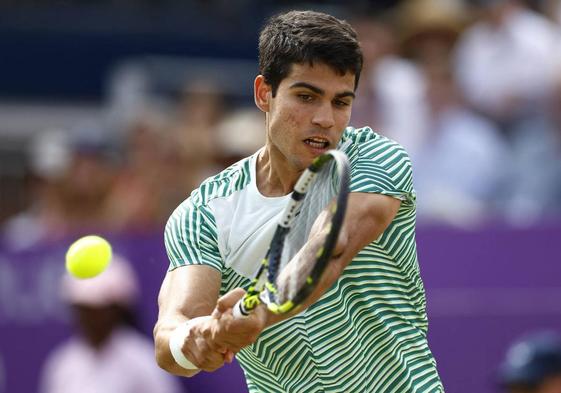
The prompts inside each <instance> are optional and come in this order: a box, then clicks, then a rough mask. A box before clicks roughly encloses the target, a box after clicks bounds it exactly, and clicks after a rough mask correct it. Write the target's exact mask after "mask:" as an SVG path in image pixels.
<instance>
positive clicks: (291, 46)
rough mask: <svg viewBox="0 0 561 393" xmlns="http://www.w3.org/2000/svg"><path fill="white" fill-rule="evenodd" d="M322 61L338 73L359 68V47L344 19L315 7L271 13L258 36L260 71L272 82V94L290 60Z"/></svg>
mask: <svg viewBox="0 0 561 393" xmlns="http://www.w3.org/2000/svg"><path fill="white" fill-rule="evenodd" d="M316 62H317V63H324V64H327V65H328V66H330V67H331V68H332V69H333V70H335V71H336V72H337V73H339V74H340V75H344V74H346V73H347V72H351V73H352V74H354V75H355V89H356V87H357V86H358V80H359V78H360V72H361V70H362V50H361V49H360V45H359V42H358V39H357V34H356V32H355V31H354V29H353V28H352V27H351V25H350V24H348V23H347V22H346V21H343V20H339V19H337V18H335V17H333V16H331V15H328V14H324V13H321V12H315V11H290V12H287V13H283V14H279V15H276V16H273V17H272V18H271V19H269V21H268V22H267V24H266V25H265V27H264V28H263V29H262V30H261V34H260V36H259V72H260V74H261V75H263V76H264V77H265V81H266V82H267V83H268V84H269V85H271V86H272V93H273V97H274V96H275V95H276V92H277V89H278V87H279V84H280V83H281V81H282V80H283V79H284V78H286V77H287V76H288V74H289V73H290V70H291V66H292V64H304V63H308V64H310V65H313V64H314V63H316Z"/></svg>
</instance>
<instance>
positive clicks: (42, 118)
mask: <svg viewBox="0 0 561 393" xmlns="http://www.w3.org/2000/svg"><path fill="white" fill-rule="evenodd" d="M292 8H295V9H314V10H318V11H326V12H329V13H332V14H334V15H336V16H338V17H341V18H344V19H346V20H348V21H349V22H351V24H353V26H354V27H355V28H356V29H357V31H358V33H359V36H360V39H361V42H362V45H363V51H364V55H365V68H364V70H363V73H362V77H361V82H360V86H359V89H358V92H357V99H356V101H355V106H354V112H353V118H352V121H351V125H353V126H356V127H360V126H364V125H369V126H371V127H372V128H373V129H375V130H377V131H378V132H379V133H381V134H384V135H386V136H389V137H390V138H393V139H395V140H396V141H398V142H400V143H401V144H403V145H404V146H405V147H406V149H407V150H408V152H409V154H410V156H411V159H412V162H413V167H414V182H415V188H416V190H417V198H418V200H417V202H418V237H417V241H418V249H419V263H420V267H421V273H422V276H423V278H424V280H425V286H426V290H427V302H428V312H429V343H430V345H431V348H432V349H433V352H434V355H435V357H436V360H437V363H438V366H439V367H438V368H439V371H440V373H441V377H442V380H443V383H444V386H445V388H446V391H448V392H455V393H491V392H499V391H501V390H500V389H499V387H498V386H497V368H498V366H499V364H500V363H501V361H502V359H503V358H504V355H505V352H506V350H507V348H508V346H509V345H510V344H511V343H512V342H513V340H515V339H516V338H518V337H520V336H521V335H524V334H527V333H530V332H535V331H541V330H544V329H546V330H553V331H557V332H561V252H560V251H559V249H560V242H561V1H560V0H533V1H526V2H523V1H516V0H402V1H390V0H387V1H366V0H364V1H361V0H356V1H352V0H349V1H342V0H341V1H335V0H333V1H328V0H326V1H317V2H299V1H281V0H278V1H274V0H229V1H227V0H207V1H204V0H198V1H197V0H161V1H156V0H135V1H133V0H113V1H111V0H105V1H104V0H99V1H94V0H91V1H87V0H83V1H70V0H68V1H54V0H43V1H31V0H29V1H26V0H18V1H9V0H7V1H6V0H4V1H2V2H0V393H8V392H9V393H12V392H13V393H27V392H35V391H38V384H39V382H38V381H39V379H40V375H41V373H42V367H43V364H44V362H45V359H46V358H47V356H48V355H49V353H50V352H51V351H52V350H53V348H55V347H56V346H57V345H58V344H59V343H60V342H62V341H63V340H64V339H65V338H67V337H69V335H70V332H71V331H72V327H71V322H70V317H69V315H68V311H67V307H66V306H65V305H64V304H63V302H61V301H60V300H59V288H58V285H59V284H58V283H59V280H60V277H61V275H62V272H63V269H64V252H65V249H66V248H67V247H68V245H69V244H70V243H71V242H72V241H73V240H74V239H75V238H77V237H78V236H81V235H85V234H90V233H97V234H102V235H104V236H106V237H107V238H108V239H110V240H111V241H112V243H113V246H114V249H115V250H116V251H117V252H118V253H119V254H121V255H123V256H125V257H126V258H127V259H129V261H130V262H131V263H132V265H133V267H134V269H135V271H136V272H137V274H138V279H139V282H140V283H141V294H140V298H139V303H138V312H139V319H140V323H139V325H140V327H141V329H142V330H143V331H144V332H145V333H146V334H147V335H150V332H151V328H152V326H153V323H154V322H155V319H156V312H157V310H156V295H157V290H158V288H159V285H160V282H161V279H162V277H163V275H164V274H165V270H166V267H167V259H166V256H165V252H164V250H163V226H164V224H165V222H166V220H167V218H168V217H169V215H170V214H171V212H172V211H173V210H174V209H175V207H176V206H177V205H178V204H179V203H180V202H181V201H182V200H184V199H185V198H186V197H187V196H188V195H189V193H190V191H191V190H193V189H194V188H195V187H197V185H198V184H199V183H200V181H201V180H203V179H204V178H206V177H207V176H209V175H211V174H214V173H216V172H218V171H219V170H220V169H222V168H224V167H226V166H227V165H229V164H231V163H233V162H235V161H237V160H238V159H240V158H241V157H244V156H246V155H249V154H252V153H253V152H255V151H256V150H257V149H258V148H259V147H260V146H261V144H262V143H263V141H264V128H263V125H264V116H263V115H262V113H260V112H259V111H258V110H257V109H256V108H255V106H254V104H253V97H252V83H253V78H254V77H255V75H256V74H257V72H258V69H257V59H256V58H257V37H258V33H259V29H260V27H261V26H262V24H263V22H264V20H265V19H266V18H267V17H268V16H270V15H272V14H274V13H277V12H280V11H283V10H287V9H292ZM181 384H182V386H184V389H185V392H187V391H188V392H226V391H228V392H232V391H238V390H239V391H242V392H243V391H245V390H244V389H245V388H244V383H243V376H242V374H241V371H240V369H239V368H238V366H236V365H233V366H228V367H226V368H225V369H223V370H221V371H219V372H217V373H214V374H202V375H200V376H197V377H196V378H193V379H190V380H182V381H181ZM232 389H234V390H232ZM236 389H237V390H236Z"/></svg>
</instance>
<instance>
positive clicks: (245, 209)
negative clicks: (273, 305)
mask: <svg viewBox="0 0 561 393" xmlns="http://www.w3.org/2000/svg"><path fill="white" fill-rule="evenodd" d="M258 154H259V153H256V154H254V155H253V156H252V157H251V162H250V177H251V181H250V183H249V184H248V185H247V186H246V187H245V188H244V189H242V190H240V191H237V192H234V193H233V194H231V195H229V196H228V197H224V198H216V199H213V200H212V201H210V202H209V204H208V206H209V207H210V208H211V210H212V212H213V214H214V217H215V220H216V227H217V228H218V247H219V250H220V254H221V256H222V259H223V261H224V265H225V267H227V268H228V267H229V268H232V269H233V270H234V271H236V272H237V273H239V274H241V275H242V276H245V277H250V278H253V277H254V276H255V274H256V273H257V269H258V268H259V266H260V263H261V260H262V259H263V258H264V257H265V254H266V253H267V249H268V248H269V243H270V242H271V239H272V238H273V233H274V231H275V228H276V226H277V223H278V221H279V218H280V215H281V214H282V210H283V208H284V207H285V206H286V204H287V202H288V200H289V198H290V194H288V195H285V196H281V197H266V196H263V195H262V194H261V193H260V192H259V190H258V189H257V184H256V182H255V179H256V176H255V166H256V162H257V155H258Z"/></svg>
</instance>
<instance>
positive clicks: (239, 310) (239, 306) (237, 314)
mask: <svg viewBox="0 0 561 393" xmlns="http://www.w3.org/2000/svg"><path fill="white" fill-rule="evenodd" d="M243 301H244V298H241V299H240V300H238V302H237V303H236V305H235V306H234V308H233V310H232V315H234V318H235V319H240V318H245V317H247V316H248V315H249V311H248V310H246V309H245V307H244V305H243Z"/></svg>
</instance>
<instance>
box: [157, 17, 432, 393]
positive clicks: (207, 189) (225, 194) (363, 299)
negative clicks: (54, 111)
mask: <svg viewBox="0 0 561 393" xmlns="http://www.w3.org/2000/svg"><path fill="white" fill-rule="evenodd" d="M259 67H260V75H258V76H257V77H256V78H255V82H254V97H255V103H256V105H257V107H258V108H259V109H260V110H261V111H263V112H264V113H265V119H266V121H265V128H264V131H265V133H266V144H265V146H264V147H263V148H261V149H260V150H259V151H257V152H256V153H255V154H253V155H252V156H250V157H247V158H246V159H243V160H241V161H240V162H238V163H237V164H234V165H233V166H231V167H230V168H228V169H226V170H224V171H222V172H221V173H219V174H218V175H216V176H214V177H212V178H209V179H207V180H206V181H204V182H203V183H202V184H201V186H200V187H199V188H198V189H197V190H195V191H194V192H193V193H192V194H191V196H190V197H189V198H188V199H187V200H186V201H185V202H183V203H182V204H181V205H180V206H179V207H178V208H177V209H176V210H175V212H174V213H173V214H172V216H171V217H170V219H169V221H168V224H167V226H166V231H165V244H166V248H167V252H168V255H169V259H170V266H169V270H168V272H167V274H166V277H165V279H164V281H163V284H162V288H161V291H160V295H159V307H160V313H159V319H158V322H157V323H156V326H155V329H154V337H155V341H156V357H157V361H158V363H159V365H160V366H161V367H162V368H164V369H165V370H167V371H169V372H171V373H173V374H177V375H184V376H191V375H194V374H196V373H197V372H199V370H206V371H212V370H215V369H217V368H219V367H221V366H222V365H223V364H224V363H225V362H230V361H231V360H232V358H233V356H234V354H235V355H236V358H237V360H238V361H239V363H240V364H241V366H242V368H243V370H244V372H245V376H246V380H247V385H248V389H249V391H250V392H307V393H309V392H347V393H348V392H379V393H391V392H399V393H404V392H442V391H443V388H442V385H441V382H440V380H439V376H438V373H437V370H436V364H435V361H434V358H433V356H432V355H431V352H430V350H429V347H428V344H427V315H426V310H425V294H424V289H423V284H422V281H421V277H420V274H419V266H418V264H417V253H416V246H415V192H414V190H413V185H412V174H411V163H410V160H409V158H408V156H407V153H406V152H405V151H404V149H403V148H402V147H401V146H400V145H398V144H397V143H395V142H393V141H391V140H389V139H387V138H385V137H383V136H382V135H380V134H377V133H375V132H374V131H372V130H371V129H370V128H368V127H364V128H359V129H356V128H352V127H349V126H348V123H349V119H350V115H351V108H352V104H353V100H354V98H355V94H354V92H355V90H356V87H357V84H358V81H359V76H360V72H361V67H362V52H361V49H360V46H359V43H358V39H357V36H356V33H355V31H354V30H353V29H352V27H351V26H350V25H349V24H348V23H346V22H345V21H341V20H338V19H336V18H334V17H332V16H330V15H327V14H323V13H318V12H311V11H291V12H288V13H285V14H281V15H278V16H275V17H273V18H271V19H270V20H269V22H268V23H267V24H266V26H265V27H264V28H263V30H262V31H261V35H260V38H259ZM335 148H338V149H339V150H341V151H343V152H344V153H346V154H347V156H348V157H349V161H350V165H351V185H350V188H351V194H350V196H349V203H348V208H347V214H346V219H345V223H344V226H343V230H342V233H341V235H340V236H339V241H338V244H337V251H336V253H335V254H334V255H336V256H335V257H334V258H333V259H332V260H331V262H330V266H329V269H328V270H327V271H326V272H325V273H324V276H323V278H322V281H321V285H320V286H319V288H318V289H317V290H316V291H315V292H314V293H313V295H312V297H311V299H309V300H308V302H307V303H306V305H305V306H308V307H305V308H304V311H302V310H299V311H302V312H300V313H299V314H297V315H293V314H290V315H288V316H286V315H285V316H277V315H273V314H272V313H270V312H269V311H267V309H266V307H264V306H258V307H257V309H256V310H254V312H252V313H251V314H250V315H249V316H248V317H246V318H241V319H235V318H234V317H233V316H232V307H233V306H234V305H235V303H236V302H237V301H238V300H239V299H240V298H241V297H242V296H243V294H244V290H242V289H241V288H247V285H248V284H249V283H250V280H251V278H252V277H253V276H254V275H255V274H256V271H257V269H258V268H259V265H260V261H261V259H262V258H263V257H264V255H265V253H266V251H267V247H268V245H269V242H270V240H271V236H272V233H273V230H274V228H275V227H276V225H277V220H276V217H278V216H279V214H280V213H281V212H282V210H283V208H284V206H285V205H286V202H287V201H288V198H289V195H288V194H289V193H290V191H291V190H292V187H293V186H294V184H295V182H296V180H297V179H298V177H299V175H300V174H301V173H302V172H303V171H304V169H305V168H306V167H307V166H308V165H309V164H310V163H311V162H312V160H313V158H314V157H316V156H318V155H320V154H322V153H324V152H325V151H327V150H328V149H335ZM178 340H179V343H178V342H177V341H178ZM170 343H171V346H170ZM174 348H175V350H174ZM178 348H179V349H178Z"/></svg>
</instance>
